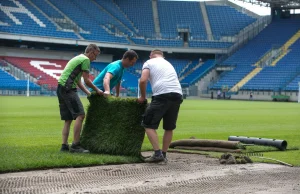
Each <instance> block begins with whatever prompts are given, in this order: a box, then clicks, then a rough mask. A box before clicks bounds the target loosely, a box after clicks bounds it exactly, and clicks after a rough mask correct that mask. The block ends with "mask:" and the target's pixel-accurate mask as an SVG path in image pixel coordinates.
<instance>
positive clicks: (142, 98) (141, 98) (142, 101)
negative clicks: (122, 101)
mask: <svg viewBox="0 0 300 194" xmlns="http://www.w3.org/2000/svg"><path fill="white" fill-rule="evenodd" d="M137 101H138V103H141V104H142V103H145V102H146V101H147V100H146V98H144V97H139V98H138V99H137Z"/></svg>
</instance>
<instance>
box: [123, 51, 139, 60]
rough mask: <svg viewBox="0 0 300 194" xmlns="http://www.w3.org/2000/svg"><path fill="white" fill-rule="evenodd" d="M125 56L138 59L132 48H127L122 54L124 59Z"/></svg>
mask: <svg viewBox="0 0 300 194" xmlns="http://www.w3.org/2000/svg"><path fill="white" fill-rule="evenodd" d="M126 58H128V59H129V60H132V59H134V58H136V59H138V58H139V56H138V55H137V54H136V52H135V51H134V50H128V51H126V52H125V53H124V55H123V59H126Z"/></svg>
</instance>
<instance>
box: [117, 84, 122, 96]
mask: <svg viewBox="0 0 300 194" xmlns="http://www.w3.org/2000/svg"><path fill="white" fill-rule="evenodd" d="M120 87H121V82H119V83H118V84H117V85H116V97H119V95H120Z"/></svg>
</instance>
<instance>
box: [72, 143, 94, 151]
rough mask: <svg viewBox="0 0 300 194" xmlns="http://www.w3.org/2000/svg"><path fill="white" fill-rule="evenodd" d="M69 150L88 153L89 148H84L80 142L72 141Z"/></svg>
mask: <svg viewBox="0 0 300 194" xmlns="http://www.w3.org/2000/svg"><path fill="white" fill-rule="evenodd" d="M70 152H76V153H90V151H89V150H86V149H84V148H83V147H81V146H80V143H77V144H74V143H72V146H71V148H70Z"/></svg>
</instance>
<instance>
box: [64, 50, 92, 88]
mask: <svg viewBox="0 0 300 194" xmlns="http://www.w3.org/2000/svg"><path fill="white" fill-rule="evenodd" d="M89 69H90V59H89V58H88V57H87V56H85V55H84V54H80V55H78V56H76V57H74V58H72V59H71V60H70V61H69V62H68V64H67V65H66V67H65V69H64V70H63V72H62V74H61V76H60V78H59V80H58V83H59V84H60V85H62V86H64V87H65V88H66V89H74V88H76V86H77V84H78V82H79V81H80V79H81V76H82V72H83V71H86V72H89Z"/></svg>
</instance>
